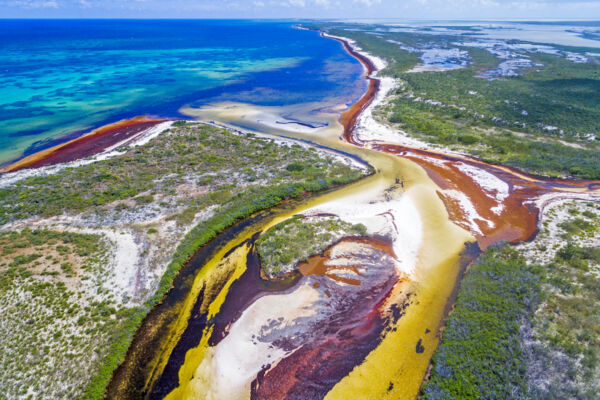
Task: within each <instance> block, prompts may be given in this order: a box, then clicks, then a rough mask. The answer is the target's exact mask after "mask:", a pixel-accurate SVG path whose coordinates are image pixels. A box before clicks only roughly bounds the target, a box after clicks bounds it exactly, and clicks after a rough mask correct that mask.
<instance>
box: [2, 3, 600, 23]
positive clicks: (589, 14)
mask: <svg viewBox="0 0 600 400" xmlns="http://www.w3.org/2000/svg"><path fill="white" fill-rule="evenodd" d="M0 18H325V19H331V18H353V19H356V18H398V19H444V20H451V19H459V20H460V19H463V20H473V19H530V20H532V19H538V20H539V19H560V20H564V19H588V20H589V19H596V20H600V0H587V1H585V0H526V1H506V0H0Z"/></svg>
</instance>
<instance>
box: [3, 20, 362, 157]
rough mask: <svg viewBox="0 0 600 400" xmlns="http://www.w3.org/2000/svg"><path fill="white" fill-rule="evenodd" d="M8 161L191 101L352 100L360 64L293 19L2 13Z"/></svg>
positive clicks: (165, 113)
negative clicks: (16, 16) (20, 16)
mask: <svg viewBox="0 0 600 400" xmlns="http://www.w3.org/2000/svg"><path fill="white" fill-rule="evenodd" d="M0 28H1V29H0V82H2V85H0V163H4V162H7V161H9V160H12V159H15V158H18V157H20V156H22V155H26V154H30V153H33V152H35V151H37V150H39V149H41V148H45V147H48V146H50V145H53V144H56V143H59V142H61V141H64V140H66V139H68V138H72V137H76V136H78V135H80V134H82V133H84V132H87V131H89V130H91V129H93V128H96V127H98V126H102V125H104V124H106V123H110V122H114V121H117V120H120V119H124V118H131V117H134V116H137V115H153V116H161V117H178V116H180V115H179V113H178V111H177V110H179V109H180V108H181V107H182V106H184V105H187V104H191V103H193V104H194V105H196V106H197V105H199V104H203V103H210V102H215V101H239V102H246V103H252V104H257V105H292V104H299V103H308V102H320V103H325V104H329V105H338V104H342V103H345V104H349V103H352V102H354V101H355V100H357V99H358V98H359V97H360V95H361V93H362V91H363V90H364V82H363V80H361V79H359V78H360V75H361V73H362V67H361V66H360V64H359V63H358V62H357V61H356V60H355V59H353V58H352V57H350V56H349V55H348V54H346V52H345V51H344V50H343V49H342V47H341V46H340V44H339V43H337V42H335V41H332V40H327V39H323V38H321V37H319V35H318V33H316V32H309V31H302V30H297V29H293V24H292V23H289V22H263V21H205V20H183V21H181V20H178V21H170V20H0Z"/></svg>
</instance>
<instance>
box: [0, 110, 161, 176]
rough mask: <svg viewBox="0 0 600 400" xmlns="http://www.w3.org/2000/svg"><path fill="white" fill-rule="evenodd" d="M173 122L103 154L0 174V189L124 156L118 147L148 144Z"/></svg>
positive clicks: (137, 136) (157, 126)
mask: <svg viewBox="0 0 600 400" xmlns="http://www.w3.org/2000/svg"><path fill="white" fill-rule="evenodd" d="M172 124H173V121H166V122H162V123H160V124H158V125H155V126H153V127H151V128H148V129H146V130H144V131H142V132H140V133H138V134H137V135H135V136H134V137H132V138H128V139H126V140H123V141H121V142H119V143H116V144H114V145H112V146H111V147H109V148H107V149H105V150H104V151H103V152H101V153H98V154H96V155H94V156H92V157H89V158H84V159H81V160H75V161H70V162H66V163H61V164H56V165H51V166H48V167H40V168H33V169H23V170H21V171H16V172H9V173H6V174H0V188H4V187H6V186H10V185H12V184H14V183H17V182H19V181H22V180H23V179H27V178H30V177H34V176H48V175H54V174H56V173H58V172H59V171H62V170H63V169H65V168H76V167H81V166H83V165H88V164H92V163H95V162H97V161H102V160H107V159H109V158H112V157H116V156H120V155H122V154H125V153H124V152H120V151H117V150H116V149H118V148H119V147H121V146H123V145H130V146H141V145H143V144H146V143H148V142H150V140H152V139H154V138H155V137H157V136H158V135H160V134H161V133H163V132H164V131H166V130H167V129H169V128H170V127H171V125H172Z"/></svg>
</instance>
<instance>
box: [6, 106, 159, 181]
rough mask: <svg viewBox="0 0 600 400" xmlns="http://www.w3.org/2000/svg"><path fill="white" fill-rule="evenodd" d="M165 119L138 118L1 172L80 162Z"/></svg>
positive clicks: (101, 128)
mask: <svg viewBox="0 0 600 400" xmlns="http://www.w3.org/2000/svg"><path fill="white" fill-rule="evenodd" d="M165 121H166V120H165V119H162V118H149V117H147V116H137V117H134V118H132V119H125V120H121V121H117V122H113V123H110V124H108V125H104V126H101V127H99V128H96V129H94V130H92V131H90V132H88V133H85V134H83V135H82V136H80V137H78V138H75V139H72V140H69V141H67V142H64V143H61V144H58V145H56V146H52V147H49V148H47V149H43V150H40V151H38V152H36V153H33V154H31V155H28V156H26V157H24V158H21V159H19V160H16V161H14V162H12V163H11V164H9V165H7V166H5V167H3V168H1V169H0V174H2V173H8V172H16V171H20V170H23V169H27V168H39V167H46V166H51V165H56V164H62V163H67V162H71V161H76V160H79V159H82V158H86V157H91V156H94V155H97V154H99V153H102V152H104V151H106V150H108V149H110V148H113V147H114V146H115V145H117V144H119V145H124V144H127V143H129V142H131V141H133V140H135V138H136V137H137V136H139V135H140V134H142V133H143V132H145V131H146V130H148V129H150V128H152V127H154V126H156V125H158V124H160V123H162V122H165Z"/></svg>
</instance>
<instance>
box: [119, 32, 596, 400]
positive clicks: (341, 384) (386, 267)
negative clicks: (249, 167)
mask: <svg viewBox="0 0 600 400" xmlns="http://www.w3.org/2000/svg"><path fill="white" fill-rule="evenodd" d="M333 39H335V40H338V41H341V42H342V43H343V44H344V46H345V48H346V49H347V50H349V52H351V54H352V55H354V56H355V57H357V58H359V60H360V61H361V63H363V65H365V70H366V73H367V74H368V79H369V80H370V82H369V89H368V90H367V92H366V93H365V95H364V96H363V97H362V98H361V99H360V100H359V102H358V103H357V104H355V105H354V106H352V107H350V109H349V110H348V111H346V112H345V113H344V115H343V116H342V117H341V119H340V121H339V124H338V125H337V126H334V125H335V124H331V126H330V127H328V128H327V129H325V128H323V129H320V128H315V129H314V130H311V129H309V128H310V127H306V126H303V129H302V130H301V131H299V132H296V133H293V132H291V131H286V132H285V135H289V136H293V137H295V138H297V139H300V140H305V141H309V142H311V143H317V144H319V145H321V146H325V147H329V148H332V149H335V150H337V151H340V152H345V153H350V154H353V155H355V156H357V157H360V158H361V159H363V160H365V161H366V162H368V163H369V164H371V165H373V166H374V167H375V168H376V170H377V173H376V174H375V175H373V176H370V177H368V178H365V179H363V180H362V181H359V182H357V183H355V184H352V185H350V186H348V187H345V188H342V189H338V190H335V191H332V192H330V193H327V194H324V195H319V196H316V197H315V198H313V199H308V200H307V201H306V202H301V203H300V204H296V205H295V206H293V207H291V208H289V209H286V210H280V211H277V212H275V214H274V215H273V219H269V220H268V221H260V222H258V223H256V224H254V225H253V226H252V225H248V229H247V231H244V232H243V233H242V232H240V233H238V234H237V235H235V237H231V236H229V234H228V235H227V236H228V237H230V240H229V241H227V242H222V243H223V248H222V249H221V250H219V251H218V252H217V253H215V254H210V255H209V254H205V255H204V257H205V258H196V257H195V260H194V265H193V266H189V267H186V268H192V269H193V270H195V271H196V275H195V276H194V275H193V274H187V273H186V275H185V276H187V278H186V281H187V283H186V284H185V285H183V286H180V285H181V284H180V283H178V282H176V283H175V285H174V287H175V289H174V291H175V292H176V293H177V296H179V297H178V298H177V297H175V298H173V296H172V294H171V293H170V294H169V295H168V296H167V298H166V301H165V304H170V305H171V306H172V307H173V308H172V309H171V310H170V311H169V312H168V313H167V314H161V313H160V310H159V309H155V311H156V313H155V312H154V311H153V313H152V314H151V315H154V316H153V317H151V318H149V321H154V322H153V323H152V322H148V323H145V324H144V326H143V327H142V328H141V329H140V331H138V335H139V336H140V337H148V338H150V339H148V340H149V341H150V342H152V343H156V344H160V346H158V347H154V346H151V347H148V346H143V345H142V344H136V343H134V345H133V346H132V348H131V349H130V354H129V355H128V360H126V365H124V366H122V368H120V373H119V374H117V375H115V380H113V384H112V385H111V387H110V389H109V397H110V398H123V396H121V395H120V394H123V393H129V394H130V395H131V396H129V397H128V398H138V397H140V398H142V397H149V398H157V399H158V398H165V396H166V398H172V399H185V398H257V399H258V398H262V399H278V398H282V399H283V398H290V397H292V398H294V397H295V398H305V397H310V398H323V397H325V398H330V399H346V398H356V397H361V398H393V399H398V398H407V399H411V398H415V397H416V395H417V393H418V390H419V388H420V386H421V383H422V381H423V377H424V376H425V373H426V371H427V367H428V365H429V360H430V359H431V356H432V355H433V352H434V351H435V349H436V347H437V345H438V343H439V340H440V337H441V336H440V331H441V329H442V327H443V323H444V320H445V317H446V316H447V314H448V312H449V310H450V309H451V306H452V304H453V302H454V299H455V297H456V293H457V290H458V287H459V282H460V279H461V278H462V275H463V273H464V271H465V269H466V268H467V267H468V266H469V265H470V264H471V263H472V262H473V260H474V259H475V258H476V257H477V255H478V254H479V253H480V251H481V250H480V249H485V248H486V247H487V246H489V245H490V244H492V243H495V242H497V241H499V240H508V241H513V242H515V241H521V240H528V239H531V238H532V237H533V236H534V235H535V233H536V230H537V223H538V215H539V212H540V208H541V207H543V201H544V198H545V197H544V196H549V195H555V196H584V195H586V194H590V193H598V194H600V182H599V181H560V180H551V179H544V178H540V177H533V176H530V175H527V174H524V173H522V172H520V171H517V170H514V169H511V168H507V167H503V166H496V165H491V164H487V163H484V162H482V161H479V160H476V159H474V158H470V157H466V156H460V155H455V154H449V153H448V154H447V153H444V152H439V151H431V150H423V149H418V148H413V147H407V146H400V145H397V144H388V143H383V142H380V143H376V142H369V143H365V142H363V141H362V140H361V138H360V137H359V136H357V135H356V134H355V132H356V126H357V123H358V116H359V115H360V114H361V112H363V111H364V110H365V109H367V108H369V106H371V105H372V103H373V99H374V98H375V96H376V95H377V91H378V89H379V86H378V83H377V82H379V81H378V80H377V79H376V78H375V77H374V76H373V74H374V73H375V64H374V63H373V62H371V61H370V60H369V58H368V57H366V56H364V54H363V53H361V52H358V51H355V50H354V49H353V48H352V46H351V45H350V44H349V43H348V42H345V41H344V40H343V39H340V38H333ZM205 111H206V110H205ZM205 111H202V110H200V111H199V112H198V113H197V114H193V112H195V111H194V110H191V111H190V113H191V114H190V115H197V116H198V117H200V118H203V119H205V120H209V121H212V120H216V121H220V122H223V123H231V124H232V125H233V126H236V124H237V126H241V127H246V128H248V127H249V128H250V129H256V130H258V131H261V130H262V131H266V132H271V133H274V134H277V133H280V134H281V131H277V130H276V129H277V128H276V127H273V126H268V125H265V124H261V121H253V120H252V118H253V117H252V116H253V115H256V116H259V118H262V117H261V115H264V109H261V108H259V107H244V106H243V105H232V104H226V105H224V107H221V108H219V107H218V105H214V106H213V108H212V109H211V110H209V112H205ZM261 113H262V114H261ZM261 128H262V129H261ZM340 130H341V131H342V133H343V138H344V139H345V142H342V141H339V140H338V137H339V134H340ZM294 135H295V136H294ZM411 204H412V206H411ZM402 210H404V212H402ZM311 212H312V213H315V214H323V213H335V214H336V215H340V217H341V218H342V219H344V220H349V221H352V222H363V221H364V222H367V224H366V225H368V228H369V230H370V233H371V234H373V233H374V232H375V233H376V232H378V229H379V230H381V229H383V228H385V229H383V231H382V232H383V233H384V237H385V236H386V235H392V234H393V233H394V232H396V236H395V242H394V245H384V244H382V243H379V244H376V243H372V241H369V240H367V239H363V242H361V241H358V243H356V241H355V242H353V243H342V245H352V246H359V247H360V246H363V247H362V250H361V251H358V250H356V249H355V250H352V249H348V248H345V252H344V251H342V250H339V249H338V250H336V246H335V245H334V246H333V247H332V248H330V249H328V250H327V251H326V252H324V253H323V254H322V255H319V256H315V257H311V259H310V260H309V262H308V263H306V264H303V265H301V266H300V274H302V273H304V275H303V276H299V275H300V274H297V275H295V276H291V277H290V280H289V281H287V282H280V283H279V284H280V285H283V286H278V287H269V283H268V282H267V281H265V280H264V279H261V275H260V271H259V268H257V263H256V258H255V255H253V254H254V253H253V250H252V243H253V242H252V240H253V238H255V237H256V235H259V234H260V233H261V232H264V231H266V230H267V229H269V228H270V227H271V226H274V225H275V224H277V223H279V222H281V221H284V220H286V219H287V218H289V217H291V216H293V215H297V214H298V213H311ZM361 213H363V215H360V214H361ZM353 218H359V219H357V220H356V221H355V220H353ZM360 218H363V220H360ZM414 218H416V221H415V220H414ZM415 222H416V223H417V224H416V225H419V228H418V229H417V230H416V229H415ZM382 227H383V228H382ZM414 236H418V238H419V240H418V241H416V242H414V243H412V244H411V242H410V239H411V238H412V237H414ZM390 237H394V236H393V235H392V236H390ZM364 242H366V243H364ZM384 242H385V241H384ZM367 245H368V246H369V248H370V249H371V250H368V251H371V252H373V251H375V252H377V251H378V253H377V254H379V256H380V257H383V258H380V259H374V258H372V256H371V259H369V258H364V254H367V253H368V252H367V250H365V248H364V246H367ZM338 246H340V244H338ZM411 246H412V247H414V248H416V249H417V250H415V252H416V253H415V254H414V255H413V252H412V251H407V247H408V248H410V247H411ZM342 247H343V246H342ZM386 250H387V251H386ZM392 250H393V251H392ZM365 252H367V253H365ZM368 254H371V255H372V254H374V253H368ZM341 260H345V262H346V263H343V262H341ZM374 260H375V262H374ZM406 260H411V261H410V262H408V263H406ZM403 261H404V262H405V264H404V265H402V262H403ZM336 262H337V263H338V264H335V263H336ZM332 263H333V264H332ZM390 273H392V274H391V275H390ZM192 276H194V277H193V278H192ZM178 280H179V278H178ZM192 280H193V282H192ZM184 286H186V287H187V289H184ZM365 289H366V290H365ZM299 299H301V300H299ZM353 305H357V307H354V306H353ZM161 315H162V316H161ZM165 316H168V317H169V318H170V319H171V320H170V321H171V322H165V321H164V320H163V317H165ZM157 329H158V330H160V331H161V332H163V335H156V332H157ZM142 343H143V342H142ZM145 343H149V342H148V341H146V342H145ZM133 353H135V354H138V355H140V354H141V355H142V356H140V358H139V359H138V360H137V361H136V360H134V359H133V360H132V359H131V356H132V354H133ZM134 358H135V357H134ZM142 371H145V372H142ZM128 374H137V375H138V378H137V383H136V382H131V381H128V378H127V375H128ZM136 385H139V386H136ZM302 396H305V397H302Z"/></svg>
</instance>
